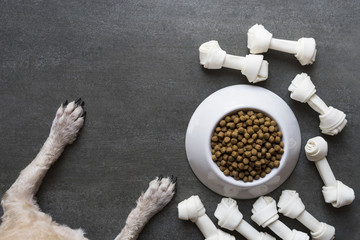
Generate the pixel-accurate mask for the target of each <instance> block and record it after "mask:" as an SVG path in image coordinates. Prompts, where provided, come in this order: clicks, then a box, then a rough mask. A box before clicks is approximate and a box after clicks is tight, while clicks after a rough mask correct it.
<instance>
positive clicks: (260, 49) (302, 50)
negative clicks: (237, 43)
mask: <svg viewBox="0 0 360 240" xmlns="http://www.w3.org/2000/svg"><path fill="white" fill-rule="evenodd" d="M247 35H248V43H247V47H248V48H249V49H250V53H252V54H257V53H264V52H267V51H268V50H269V48H270V49H274V50H278V51H281V52H286V53H291V54H295V57H296V58H297V60H298V61H299V62H300V64H301V65H309V64H313V62H314V61H315V57H316V42H315V39H313V38H300V39H299V40H298V41H289V40H282V39H276V38H273V37H272V34H271V33H270V32H269V31H268V30H266V29H265V28H264V26H263V25H259V24H255V25H254V26H252V27H251V28H250V29H249V30H248V33H247Z"/></svg>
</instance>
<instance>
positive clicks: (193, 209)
mask: <svg viewBox="0 0 360 240" xmlns="http://www.w3.org/2000/svg"><path fill="white" fill-rule="evenodd" d="M178 213H179V219H181V220H190V221H192V222H193V223H195V224H196V226H198V228H199V229H200V231H201V232H202V234H203V235H204V237H205V240H235V237H233V236H232V235H230V234H228V233H225V232H223V231H221V230H220V229H217V228H216V226H215V225H214V223H213V222H212V221H211V219H210V218H209V216H208V215H206V214H205V208H204V205H203V204H202V202H201V200H200V198H199V196H197V195H196V196H191V197H190V198H188V199H185V200H184V201H182V202H180V203H179V204H178Z"/></svg>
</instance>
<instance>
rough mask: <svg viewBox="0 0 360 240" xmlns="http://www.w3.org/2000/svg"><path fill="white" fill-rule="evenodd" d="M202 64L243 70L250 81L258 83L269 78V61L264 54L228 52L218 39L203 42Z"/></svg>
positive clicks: (200, 49)
mask: <svg viewBox="0 0 360 240" xmlns="http://www.w3.org/2000/svg"><path fill="white" fill-rule="evenodd" d="M199 53H200V64H201V65H203V66H204V68H208V69H220V68H222V67H226V68H231V69H236V70H241V73H242V74H243V75H245V76H246V77H247V79H248V81H249V82H251V83H257V82H260V81H264V80H266V79H267V78H268V65H269V63H268V62H267V61H266V60H264V56H263V55H251V54H250V55H246V56H245V57H240V56H234V55H230V54H226V52H225V51H224V50H222V49H221V48H220V46H219V43H218V41H215V40H212V41H209V42H206V43H203V44H202V45H201V46H200V48H199Z"/></svg>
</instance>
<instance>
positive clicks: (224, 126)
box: [211, 110, 284, 182]
mask: <svg viewBox="0 0 360 240" xmlns="http://www.w3.org/2000/svg"><path fill="white" fill-rule="evenodd" d="M281 139H282V132H281V131H280V130H279V127H278V125H277V122H276V121H275V120H273V119H271V118H270V117H269V116H266V115H265V114H264V113H262V112H255V111H252V110H248V111H239V112H236V113H234V114H231V115H228V116H226V117H225V118H223V119H222V120H220V122H219V123H218V125H217V126H216V128H215V131H214V133H213V135H212V137H211V154H212V160H213V161H214V162H215V163H216V164H217V165H218V167H219V168H220V170H221V171H222V172H223V173H224V174H225V175H226V176H231V177H233V178H234V179H235V180H242V181H244V182H252V181H253V180H254V179H255V180H257V179H259V178H263V177H265V176H266V174H268V173H270V172H271V170H272V169H273V168H277V167H279V165H280V160H281V156H282V154H283V153H284V143H283V142H282V141H281Z"/></svg>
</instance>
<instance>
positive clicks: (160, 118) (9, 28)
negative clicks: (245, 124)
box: [0, 0, 360, 239]
mask: <svg viewBox="0 0 360 240" xmlns="http://www.w3.org/2000/svg"><path fill="white" fill-rule="evenodd" d="M359 12H360V2H359V1H355V0H353V1H350V0H349V1H336V0H332V1H280V0H271V1H264V2H262V1H258V0H254V1H234V0H226V1H219V0H211V1H186V0H179V1H165V0H148V1H113V0H109V1H107V0H106V1H68V0H64V1H41V0H30V1H18V0H16V1H8V0H2V1H0V109H1V111H0V133H1V140H0V153H1V157H0V195H3V194H4V193H5V191H6V189H8V188H9V187H10V185H11V184H12V183H13V182H14V181H15V179H16V178H17V176H18V174H19V172H20V171H21V169H23V168H24V167H25V166H26V165H27V164H28V163H29V162H30V161H31V160H32V159H33V157H34V156H35V155H36V154H37V151H38V150H39V148H40V147H41V145H42V143H43V142H44V140H45V139H46V136H47V134H48V132H49V127H50V124H51V121H52V119H53V117H54V114H55V111H56V109H57V107H58V106H59V105H60V103H61V102H62V101H63V100H65V99H69V100H71V99H74V98H77V97H78V96H81V97H82V98H83V99H84V100H85V101H86V110H87V111H88V118H87V122H86V125H85V127H84V129H83V130H82V132H81V134H80V137H79V139H78V140H77V141H76V142H75V144H73V145H72V146H69V147H68V148H67V149H66V152H65V153H64V154H63V155H62V157H61V158H60V160H59V161H58V162H57V163H56V164H55V165H54V166H53V167H52V168H51V170H50V171H49V173H48V174H47V176H46V178H45V179H44V182H43V184H42V186H41V188H40V191H39V193H38V195H37V196H38V200H39V204H40V206H41V208H42V209H43V211H44V212H47V213H50V214H51V215H52V216H53V218H54V219H55V220H56V221H57V222H59V223H63V224H67V225H69V226H71V227H73V228H78V227H82V228H83V229H84V230H85V231H86V232H87V235H86V236H87V237H88V238H89V239H113V238H114V237H115V236H116V235H117V234H118V232H119V231H120V229H121V228H122V226H123V225H124V223H125V219H126V216H127V214H128V213H129V212H130V210H131V208H132V207H133V206H134V202H135V200H136V199H137V197H138V196H139V194H140V192H141V191H142V190H145V189H146V187H147V184H148V182H149V181H150V180H151V179H153V178H154V177H155V176H157V175H159V174H164V175H166V174H168V175H171V174H173V175H176V176H177V177H178V190H177V194H176V196H175V198H174V199H173V201H172V202H171V203H170V204H169V205H168V206H167V207H166V208H165V209H164V211H162V212H160V213H159V214H158V215H156V216H155V217H154V218H153V219H152V221H151V222H150V223H149V224H148V225H147V226H146V227H145V229H144V230H143V232H142V234H141V235H140V237H139V239H203V237H202V235H201V233H200V232H199V230H198V229H197V228H196V226H195V225H194V224H192V223H190V222H183V221H180V220H178V219H177V208H176V206H177V204H178V202H180V201H181V200H183V199H185V198H188V197H189V196H191V195H193V194H198V195H199V196H200V197H201V198H202V199H203V202H204V205H205V207H206V209H207V212H208V214H209V216H210V217H211V218H212V219H213V220H214V221H215V218H214V216H213V213H214V210H215V208H216V204H217V203H218V202H219V201H220V199H221V196H219V195H217V194H215V193H213V192H211V191H210V190H208V189H207V188H206V187H204V186H203V185H202V184H201V183H200V182H199V181H198V180H197V178H196V177H195V175H194V174H193V173H192V171H191V169H190V167H189V165H188V162H187V159H186V155H185V147H184V138H185V131H186V127H187V124H188V121H189V119H190V117H191V115H192V113H193V112H194V110H195V109H196V107H197V106H198V105H199V104H200V103H201V101H202V100H203V99H205V98H206V97H207V96H208V95H210V94H211V93H213V92H214V91H216V90H218V89H220V88H223V87H226V86H230V85H234V84H248V82H247V80H246V78H245V77H244V76H243V75H241V73H240V72H237V71H234V70H227V69H222V70H217V71H214V70H204V69H203V68H202V67H201V66H200V65H199V62H198V47H199V46H200V44H201V43H203V42H205V41H208V40H211V39H216V40H218V41H219V42H220V44H221V46H222V48H223V49H225V50H226V51H228V52H229V53H232V54H239V55H245V54H247V53H248V50H247V48H246V32H247V30H248V28H250V27H251V26H252V25H253V24H255V23H262V24H264V25H265V26H266V28H267V29H268V30H270V31H271V32H273V33H274V35H275V37H278V38H286V39H293V40H296V39H298V38H300V37H314V38H315V39H316V41H317V49H318V55H317V57H316V62H315V64H314V65H312V66H307V67H302V66H301V65H300V64H299V63H298V62H297V60H296V59H295V58H294V57H293V56H291V55H288V54H283V53H278V52H275V51H270V52H268V53H267V54H266V55H265V58H266V59H267V60H268V61H269V63H270V75H269V79H268V80H267V81H266V82H262V83H260V84H258V85H259V86H263V87H265V88H267V89H269V90H271V91H273V92H275V93H276V94H278V95H279V96H280V97H282V98H283V99H284V100H285V101H286V102H287V103H288V104H289V105H290V107H291V108H292V109H293V111H294V113H295V115H296V116H297V118H298V120H299V122H300V127H301V131H302V141H303V142H302V145H304V144H305V142H306V141H307V139H309V138H311V137H314V136H316V135H320V131H319V128H318V124H319V120H318V115H317V114H316V113H315V112H314V111H312V110H311V109H310V108H309V106H307V105H306V104H301V103H298V102H295V101H293V100H291V99H290V97H289V92H288V91H287V87H288V85H289V84H290V81H291V80H292V79H293V77H294V76H295V75H296V74H297V73H300V72H306V73H308V74H310V76H311V77H312V80H313V82H314V83H315V85H316V87H317V89H318V94H319V95H320V96H321V97H322V98H323V99H324V100H325V102H326V103H328V104H329V105H333V106H335V107H337V108H339V109H341V110H343V111H344V112H345V113H346V114H347V117H348V120H349V123H348V125H347V126H346V128H345V129H344V131H343V132H342V133H341V134H339V135H338V136H335V137H329V136H325V139H326V140H327V141H328V143H329V155H328V160H329V162H330V165H331V167H332V168H333V171H334V173H335V176H336V177H337V178H338V179H340V180H342V181H343V182H344V183H346V184H348V185H349V186H351V187H353V188H354V190H355V192H356V194H357V195H358V194H359V192H360V187H359V177H358V176H359V171H360V161H359V155H360V150H359V145H360V140H359V127H360V124H359V118H360V114H359V93H360V80H359V75H358V73H359V63H360V49H359V47H358V43H359V41H360V30H359V29H360V23H359V21H360V14H359ZM259 97H261V96H259ZM322 185H323V184H322V182H321V179H320V177H319V175H318V172H317V170H316V168H315V166H314V165H313V163H310V162H308V161H307V160H306V157H305V155H304V152H301V155H300V159H299V162H298V164H297V167H296V169H295V171H294V172H293V174H292V175H291V176H290V178H289V179H288V180H287V181H286V182H285V183H284V184H283V185H282V186H281V187H280V188H278V189H277V190H275V191H274V192H272V193H271V194H270V196H272V197H274V198H275V199H278V198H279V196H280V193H281V191H282V190H284V189H296V190H297V191H298V192H299V193H300V195H301V197H302V199H303V201H304V203H305V205H306V206H307V208H308V210H309V211H310V212H312V213H313V215H314V216H315V217H317V218H318V219H319V220H322V221H325V222H328V223H329V224H332V225H334V226H335V227H336V233H337V234H336V235H337V239H358V238H359V237H360V230H359V221H360V217H359V208H360V206H359V201H358V200H357V199H356V200H355V201H354V202H353V204H352V205H350V206H347V207H343V208H341V209H335V208H333V207H332V206H331V205H329V204H325V202H324V200H323V196H322V194H321V187H322ZM253 202H254V200H243V201H238V203H239V206H240V210H241V211H242V212H243V214H244V218H245V219H246V220H248V221H249V222H250V223H251V224H252V225H254V226H255V224H254V223H253V222H252V221H251V220H250V215H251V212H250V208H251V206H252V203H253ZM0 214H2V212H1V210H0ZM281 220H283V221H284V222H285V223H286V224H288V225H289V226H290V227H292V228H297V229H299V230H303V231H306V232H308V231H307V230H306V229H305V228H304V227H303V226H301V225H300V224H298V223H297V222H296V221H295V220H291V219H287V218H285V217H281ZM257 228H258V227H257ZM258 229H260V228H258ZM235 236H236V237H237V239H243V238H242V237H241V236H240V235H239V234H235Z"/></svg>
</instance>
